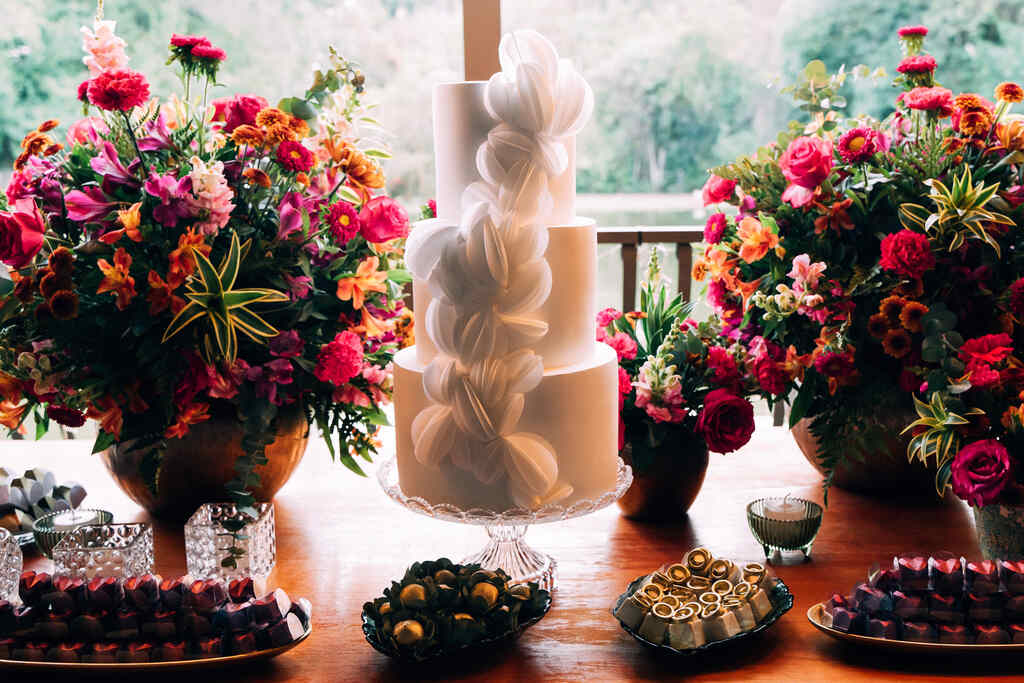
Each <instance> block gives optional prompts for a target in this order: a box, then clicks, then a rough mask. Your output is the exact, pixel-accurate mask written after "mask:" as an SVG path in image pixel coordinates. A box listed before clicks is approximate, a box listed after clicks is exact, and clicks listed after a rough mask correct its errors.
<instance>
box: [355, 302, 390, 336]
mask: <svg viewBox="0 0 1024 683" xmlns="http://www.w3.org/2000/svg"><path fill="white" fill-rule="evenodd" d="M390 329H391V325H390V324H388V323H387V322H386V321H384V320H381V319H380V318H375V317H374V316H373V314H372V313H370V312H369V311H368V310H366V309H365V308H363V319H362V322H360V323H359V324H358V325H353V326H352V327H350V328H349V330H351V331H352V332H355V333H356V334H361V335H365V336H366V337H370V338H373V337H381V336H383V335H384V334H385V333H386V332H387V331H388V330H390Z"/></svg>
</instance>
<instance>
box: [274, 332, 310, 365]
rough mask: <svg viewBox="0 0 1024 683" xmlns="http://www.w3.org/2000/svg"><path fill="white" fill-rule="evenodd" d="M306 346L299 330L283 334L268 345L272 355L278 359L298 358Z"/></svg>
mask: <svg viewBox="0 0 1024 683" xmlns="http://www.w3.org/2000/svg"><path fill="white" fill-rule="evenodd" d="M304 345H305V343H304V342H303V341H302V338H300V337H299V333H298V331H297V330H288V331H287V332H281V333H280V334H278V335H277V336H276V337H274V338H273V339H271V340H270V342H269V343H268V346H269V347H270V355H271V356H277V357H278V358H298V357H299V356H301V355H302V347H303V346H304Z"/></svg>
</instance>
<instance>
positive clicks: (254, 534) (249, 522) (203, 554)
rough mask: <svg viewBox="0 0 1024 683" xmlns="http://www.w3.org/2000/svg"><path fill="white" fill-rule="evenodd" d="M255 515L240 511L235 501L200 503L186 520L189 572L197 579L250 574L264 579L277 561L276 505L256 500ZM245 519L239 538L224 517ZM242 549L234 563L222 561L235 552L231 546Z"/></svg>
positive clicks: (255, 577)
mask: <svg viewBox="0 0 1024 683" xmlns="http://www.w3.org/2000/svg"><path fill="white" fill-rule="evenodd" d="M255 507H256V512H257V516H256V518H255V519H254V518H252V517H251V516H249V515H245V514H243V513H240V512H239V511H238V508H237V507H236V506H235V504H234V503H207V504H205V505H202V506H200V507H199V509H198V510H196V511H195V513H194V514H193V515H192V517H190V518H189V520H188V523H186V524H185V559H186V561H187V564H188V573H189V575H190V576H192V577H193V578H196V579H221V580H223V581H228V580H231V579H236V578H239V577H245V576H249V577H252V578H253V579H254V580H257V581H262V580H265V579H266V578H267V576H268V575H269V574H270V570H271V569H273V568H274V564H275V563H276V562H277V536H276V533H277V532H276V529H275V526H274V505H273V504H272V503H257V504H256V506H255ZM227 520H230V521H235V522H239V521H240V522H244V526H242V528H241V529H240V530H239V531H238V532H237V535H238V539H237V540H235V539H233V538H232V535H231V533H230V532H229V531H228V530H227V529H226V528H225V527H224V525H223V522H224V521H227ZM232 546H235V547H236V548H238V549H239V550H240V551H241V554H240V555H235V566H234V567H225V566H223V564H222V562H223V560H224V559H225V558H227V557H230V556H232V554H231V552H230V550H229V549H230V548H231V547H232Z"/></svg>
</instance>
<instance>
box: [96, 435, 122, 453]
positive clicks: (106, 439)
mask: <svg viewBox="0 0 1024 683" xmlns="http://www.w3.org/2000/svg"><path fill="white" fill-rule="evenodd" d="M116 440H117V439H116V437H115V436H114V435H113V434H109V433H107V432H104V431H102V430H101V431H100V433H99V434H97V435H96V441H95V443H93V445H92V452H93V453H101V452H103V451H105V450H107V449H108V448H110V447H111V446H113V445H114V442H115V441H116Z"/></svg>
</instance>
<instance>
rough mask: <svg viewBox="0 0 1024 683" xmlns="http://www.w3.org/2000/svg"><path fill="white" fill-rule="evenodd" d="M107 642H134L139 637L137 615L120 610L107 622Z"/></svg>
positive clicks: (129, 611)
mask: <svg viewBox="0 0 1024 683" xmlns="http://www.w3.org/2000/svg"><path fill="white" fill-rule="evenodd" d="M107 622H108V623H107V634H106V639H107V640H136V639H138V637H139V615H138V613H137V612H133V611H131V610H120V611H118V612H116V613H114V614H112V615H111V616H110V617H109V618H108V620H107Z"/></svg>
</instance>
